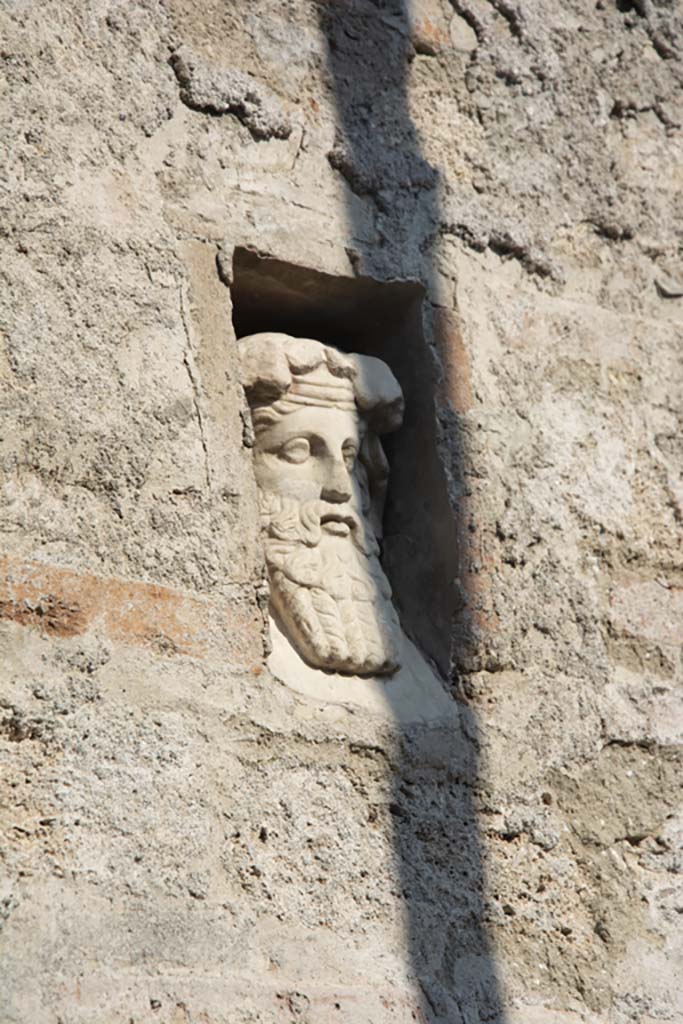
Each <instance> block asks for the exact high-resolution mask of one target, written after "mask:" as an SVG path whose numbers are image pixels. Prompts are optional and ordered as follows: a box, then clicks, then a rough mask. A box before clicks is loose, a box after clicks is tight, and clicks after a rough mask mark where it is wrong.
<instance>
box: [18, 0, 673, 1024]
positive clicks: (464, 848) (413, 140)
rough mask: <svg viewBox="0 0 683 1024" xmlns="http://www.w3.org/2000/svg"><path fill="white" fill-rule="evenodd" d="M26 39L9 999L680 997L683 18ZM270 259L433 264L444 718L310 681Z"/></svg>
mask: <svg viewBox="0 0 683 1024" xmlns="http://www.w3.org/2000/svg"><path fill="white" fill-rule="evenodd" d="M456 19H457V20H456ZM464 26H467V29H469V31H467V29H466V28H465V27H464ZM0 35H1V36H2V40H3V43H2V48H1V50H0V70H1V72H2V78H1V79H0V83H1V84H0V105H1V117H2V121H1V126H0V132H1V134H2V142H3V153H4V154H5V164H4V174H3V180H2V185H1V190H0V204H1V216H0V249H1V259H0V279H1V281H2V287H1V288H0V388H1V394H0V401H1V409H0V415H1V417H2V419H1V424H2V426H1V429H0V458H1V460H2V480H1V491H0V498H1V504H0V551H1V552H2V561H1V563H0V564H1V566H2V570H1V571H2V579H1V580H0V752H1V755H2V765H3V767H2V777H1V778H2V781H1V782H0V819H1V823H2V845H1V847H0V929H1V930H0V961H1V962H2V979H3V980H2V985H1V986H0V1020H2V1021H3V1024H4V1022H5V1021H7V1022H8V1024H10V1022H11V1024H17V1022H21V1024H26V1022H29V1021H30V1022H31V1024H54V1022H56V1021H62V1022H63V1024H95V1022H97V1024H101V1022H103V1021H104V1022H106V1024H109V1022H112V1024H119V1022H120V1024H130V1022H131V1021H134V1022H135V1024H143V1022H144V1024H150V1022H160V1021H163V1022H164V1024H167V1022H168V1024H189V1022H191V1024H199V1022H202V1024H247V1022H249V1024H255V1022H260V1024H275V1022H291V1021H297V1022H299V1021H301V1022H308V1024H314V1022H315V1024H327V1022H337V1021H338V1022H340V1024H343V1022H352V1021H353V1022H354V1024H358V1022H359V1021H368V1022H372V1024H383V1022H387V1024H388V1022H389V1021H391V1022H392V1024H394V1022H397V1021H399V1022H403V1021H405V1022H409V1021H424V1022H430V1024H432V1022H442V1024H477V1022H484V1021H486V1022H496V1024H589V1022H590V1024H595V1022H598V1024H636V1022H638V1024H654V1022H655V1021H656V1022H677V1021H680V1020H683V1005H681V985H680V975H681V964H682V963H683V945H682V939H681V928H680V920H681V914H680V911H681V907H682V906H683V892H682V889H681V871H682V852H681V846H682V840H683V815H682V812H681V800H680V778H681V766H680V754H681V743H682V742H683V711H682V708H681V698H680V693H681V683H682V682H683V678H682V677H683V667H682V665H681V657H682V654H681V637H682V635H683V630H682V629H681V620H682V616H683V608H682V599H681V594H682V593H683V528H682V523H683V447H682V445H681V436H682V431H683V416H682V410H683V368H682V362H681V352H682V351H683V313H682V310H683V306H682V305H681V303H682V302H683V299H681V296H680V292H681V287H680V282H681V281H682V280H683V266H682V264H681V248H680V238H681V230H682V227H683V224H682V220H683V208H682V202H683V200H682V199H681V196H682V195H683V189H682V188H681V184H682V181H681V172H680V168H681V161H682V157H683V145H682V142H681V121H682V120H683V119H682V117H681V110H682V109H683V105H682V103H681V90H682V81H683V70H682V65H681V52H682V50H683V15H682V14H681V9H680V5H678V4H676V3H673V2H667V0H659V2H655V0H637V2H633V3H629V2H625V0H624V2H622V0H619V2H613V0H598V2H597V3H595V4H586V3H583V2H580V0H563V2H560V0H536V2H535V3H533V4H532V3H529V4H522V3H519V2H515V0H452V3H447V2H445V0H425V2H422V0H414V2H413V3H411V4H410V9H409V10H408V7H407V4H406V5H405V6H404V5H403V4H402V3H400V2H399V0H382V2H375V0H355V2H353V3H345V4H336V3H335V4H332V3H314V2H313V0H288V2H286V3H285V2H283V0H251V2H250V3H248V4H245V3H237V2H232V0H229V2H226V0H205V2H204V3H202V4H197V3H196V2H192V3H190V2H189V0H140V2H138V3H135V4H130V3H125V2H118V0H68V2H67V0H50V2H48V3H45V4H40V5H38V4H31V3H26V2H15V3H9V4H5V5H3V6H2V9H1V10H0ZM472 36H474V39H473V38H472ZM174 54H175V55H176V59H175V65H172V62H171V59H172V57H173V55H174ZM178 54H181V55H183V54H184V55H186V56H185V57H184V58H183V59H184V61H185V63H184V65H183V67H184V68H185V70H184V71H183V70H182V68H181V65H180V61H179V58H178V56H177V55H178ZM254 83H256V84H254ZM181 90H182V92H183V95H181ZM196 108H198V109H196ZM223 112H225V113H226V114H227V115H228V116H215V115H217V114H221V113H223ZM232 115H235V116H232ZM290 126H291V130H290ZM236 246H242V247H248V248H251V249H253V250H255V251H257V252H259V253H267V254H270V255H273V256H276V257H277V258H278V259H280V260H283V261H289V262H290V263H292V264H296V265H299V266H304V267H309V268H313V269H316V270H320V271H324V272H325V273H327V274H329V275H337V276H343V277H346V278H349V279H354V278H355V276H356V275H367V276H369V277H372V278H374V279H376V280H377V281H380V282H381V281H395V280H417V281H419V282H421V283H422V285H423V286H424V288H425V292H426V301H425V304H424V326H425V333H426V336H427V339H428V349H427V352H428V354H429V358H430V360H431V362H430V368H429V369H430V372H431V373H433V375H434V378H435V402H436V406H435V417H434V422H435V431H436V439H437V446H438V455H439V459H440V462H441V466H442V468H443V473H444V476H445V479H446V481H447V485H448V497H449V502H450V509H451V511H452V516H453V521H454V523H455V524H456V526H457V538H458V540H457V544H458V564H459V571H458V574H457V578H456V579H454V580H453V588H454V591H457V594H458V595H459V596H458V602H457V603H456V605H454V606H455V607H457V608H458V609H459V610H458V611H457V614H456V615H455V617H454V621H453V627H452V635H451V637H450V649H451V666H450V671H449V673H448V678H447V679H445V680H444V691H445V693H446V694H447V696H448V697H449V699H450V700H451V702H452V707H453V712H454V713H453V714H452V715H450V716H444V719H443V721H442V722H438V721H433V722H430V723H428V724H422V725H420V724H417V723H414V724H411V725H406V724H405V723H401V722H400V721H398V720H396V721H392V720H391V718H390V717H386V716H382V717H380V716H373V715H372V714H362V713H360V712H359V711H358V709H355V710H354V709H351V708H349V709H348V710H346V711H345V710H344V709H343V708H342V709H339V708H335V711H334V713H332V712H331V711H330V706H329V705H326V704H324V703H322V702H316V701H315V700H313V699H311V698H306V697H304V696H303V695H301V694H297V693H295V692H293V691H291V690H289V689H287V688H286V687H284V686H282V685H280V684H279V683H277V681H276V680H274V679H273V678H272V677H271V676H270V675H269V672H268V670H267V668H266V663H265V658H266V654H267V651H266V643H265V641H266V630H265V615H264V611H265V609H264V576H263V574H264V562H263V554H262V551H261V546H260V542H259V524H258V514H257V503H256V488H255V483H254V477H253V471H252V465H251V452H250V449H249V447H248V442H249V434H248V429H247V426H246V423H247V416H246V413H247V409H246V403H245V399H244V395H243V393H242V390H241V387H240V384H239V374H238V365H237V347H236V339H235V336H234V332H233V331H232V325H231V298H230V290H229V288H228V287H226V284H225V283H224V281H225V280H226V279H229V276H230V272H231V271H230V268H231V262H232V252H233V250H234V248H235V247H236ZM217 266H220V267H221V268H222V277H221V276H219V274H218V272H217ZM273 329H277V324H275V325H273ZM404 390H406V416H407V417H408V416H409V414H410V403H409V401H408V391H407V389H405V388H404ZM430 429H431V428H430ZM428 433H429V431H428V430H427V425H426V424H425V434H426V435H427V434H428ZM245 441H246V442H247V443H246V444H245V443H244V442H245ZM390 454H391V453H390ZM437 518H438V519H439V522H437V521H436V520H437ZM442 518H443V517H441V516H439V517H436V516H435V524H434V529H435V538H436V537H437V536H440V535H439V534H438V533H437V530H438V528H439V527H440V525H441V519H442ZM401 543H403V544H404V545H405V547H404V548H401V546H400V545H401ZM435 543H436V540H435ZM394 544H395V546H394V552H393V555H392V557H394V558H395V557H398V555H401V557H402V558H403V560H404V562H406V563H407V564H410V562H409V560H410V558H411V550H412V549H411V547H410V538H409V537H408V538H407V539H404V540H403V541H402V540H401V539H400V538H397V539H396V540H395V542H394ZM444 557H445V555H444ZM415 569H416V573H418V572H419V569H420V567H419V565H418V564H416V567H415Z"/></svg>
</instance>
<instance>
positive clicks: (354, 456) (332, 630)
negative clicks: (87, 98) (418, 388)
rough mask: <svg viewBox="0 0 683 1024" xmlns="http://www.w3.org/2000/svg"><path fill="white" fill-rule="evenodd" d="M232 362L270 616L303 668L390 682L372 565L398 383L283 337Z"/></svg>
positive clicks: (257, 343)
mask: <svg viewBox="0 0 683 1024" xmlns="http://www.w3.org/2000/svg"><path fill="white" fill-rule="evenodd" d="M240 357H241V366H242V383H243V385H244V389H245V392H246V395H247V399H248V402H249V406H250V408H251V417H252V423H253V428H254V468H255V473H256V481H257V484H258V488H259V501H260V510H261V521H262V527H263V533H264V543H265V555H266V563H267V568H268V575H269V580H270V610H271V615H272V617H273V619H274V620H275V621H276V623H277V624H278V627H279V629H280V631H281V632H282V633H284V635H285V636H286V638H287V640H288V641H289V643H290V644H291V645H292V646H293V647H294V649H295V650H296V652H297V653H298V655H299V656H300V657H301V658H302V659H303V660H304V661H305V662H307V663H308V665H309V666H312V667H313V668H316V669H322V670H325V671H327V672H334V673H342V674H344V675H357V676H387V675H390V674H392V673H394V672H395V671H396V669H398V668H399V664H400V652H401V630H400V626H399V623H398V618H397V615H396V612H395V610H394V607H393V605H392V602H391V588H390V586H389V582H388V580H387V578H386V576H385V575H384V572H383V571H382V567H381V565H380V562H379V557H378V555H379V543H378V541H379V538H380V537H381V524H382V511H383V505H384V497H385V493H386V486H387V479H388V475H389V466H388V463H387V460H386V457H385V455H384V451H383V449H382V445H381V442H380V439H379V438H380V436H381V435H382V434H385V433H388V432H390V431H393V430H396V429H397V428H398V427H399V426H400V424H401V421H402V417H403V395H402V392H401V389H400V387H399V385H398V382H397V381H396V378H395V377H394V375H393V374H392V372H391V370H390V369H389V367H388V366H387V365H386V364H385V363H383V362H382V361H381V360H379V359H375V358H373V357H371V356H363V355H358V354H351V355H347V354H344V353H342V352H340V351H338V350H337V349H335V348H332V347H331V346H329V345H323V344H322V343H321V342H319V341H313V340H312V339H309V338H294V337H291V336H289V335H287V334H278V333H264V334H254V335H251V336H250V337H247V338H243V339H242V340H241V341H240Z"/></svg>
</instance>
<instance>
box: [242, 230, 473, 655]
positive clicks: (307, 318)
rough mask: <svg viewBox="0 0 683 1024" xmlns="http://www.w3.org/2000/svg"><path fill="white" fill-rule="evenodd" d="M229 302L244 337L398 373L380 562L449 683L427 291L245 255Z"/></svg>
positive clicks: (447, 586) (451, 600) (387, 442)
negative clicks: (289, 340) (375, 363)
mask: <svg viewBox="0 0 683 1024" xmlns="http://www.w3.org/2000/svg"><path fill="white" fill-rule="evenodd" d="M231 294H232V304H233V324H234V328H235V333H236V336H237V338H243V337H246V336H247V335H250V334H257V333H259V332H261V331H280V332H283V333H285V334H291V335H294V336H295V337H307V338H316V339H317V340H318V341H322V342H324V343H325V344H329V345H334V346H335V347H337V348H339V349H341V350H342V351H346V352H362V353H364V354H365V355H372V356H377V357H378V358H379V359H383V360H384V361H385V362H386V363H388V364H389V366H390V367H391V369H392V370H393V372H394V373H395V375H396V377H397V379H398V381H399V383H400V385H401V387H402V389H403V394H404V397H405V403H406V413H405V420H404V423H403V426H402V427H401V429H400V430H399V431H398V432H397V433H396V434H393V435H388V436H386V437H385V438H383V444H384V448H385V451H386V453H387V457H388V459H389V462H390V464H391V476H390V480H389V492H388V495H387V504H386V509H385V515H384V540H383V544H382V562H383V565H384V568H385V571H386V573H387V575H388V577H389V579H390V581H391V584H392V587H393V589H394V600H395V603H396V607H397V608H398V611H399V614H400V616H401V622H402V625H403V628H404V629H405V631H406V632H407V633H408V635H409V636H411V637H412V638H413V639H414V640H415V641H416V642H417V643H418V645H419V646H420V647H421V648H422V650H423V651H424V653H425V654H427V655H428V656H429V657H431V658H432V659H433V660H434V661H435V663H436V664H437V666H438V668H439V670H440V671H441V672H442V674H444V675H448V672H449V666H450V650H449V635H450V632H451V618H452V615H453V613H454V611H455V610H456V593H455V588H454V580H455V578H456V576H457V536H456V525H455V520H454V517H453V512H452V509H451V507H450V505H449V502H448V497H447V490H446V481H445V477H444V472H443V468H442V466H441V464H440V462H439V458H438V455H437V447H436V430H435V427H436V425H435V418H434V372H433V363H432V358H431V354H430V352H429V348H428V346H427V344H426V342H425V339H424V332H423V326H422V302H423V298H424V289H423V287H422V285H420V284H418V283H417V282H414V281H389V282H382V281H375V280H373V279H372V278H370V277H334V276H332V275H330V274H323V273H320V272H319V271H315V270H310V269H308V268H305V267H299V266H295V265H293V264H289V263H284V262H283V261H281V260H278V259H275V258H273V257H269V256H262V255H260V254H258V253H255V252H253V251H251V250H248V249H242V248H237V249H236V250H235V253H234V257H233V268H232V284H231Z"/></svg>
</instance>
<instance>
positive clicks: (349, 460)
mask: <svg viewBox="0 0 683 1024" xmlns="http://www.w3.org/2000/svg"><path fill="white" fill-rule="evenodd" d="M342 454H343V456H344V461H345V462H346V465H347V466H348V467H349V469H352V468H353V466H354V465H355V462H356V459H357V458H358V448H357V446H356V445H355V443H354V442H353V441H347V442H346V444H345V445H344V447H343V448H342Z"/></svg>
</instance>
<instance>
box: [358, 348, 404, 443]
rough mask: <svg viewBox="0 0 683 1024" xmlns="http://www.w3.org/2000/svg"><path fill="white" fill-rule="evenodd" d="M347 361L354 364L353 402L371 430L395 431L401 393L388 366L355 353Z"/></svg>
mask: <svg viewBox="0 0 683 1024" xmlns="http://www.w3.org/2000/svg"><path fill="white" fill-rule="evenodd" d="M349 358H350V359H352V360H353V361H354V363H355V364H356V371H357V372H356V377H355V380H354V382H353V384H354V390H355V393H356V403H357V405H358V408H359V409H360V410H361V412H362V414H363V416H364V417H365V419H366V420H367V424H368V427H369V428H370V430H372V431H374V433H376V434H390V433H391V432H392V431H394V430H398V428H399V427H400V426H401V423H402V422H403V410H404V404H403V392H402V391H401V386H400V384H399V383H398V381H397V380H396V378H395V377H394V375H393V373H392V372H391V370H390V369H389V367H388V366H387V364H386V363H385V362H383V361H382V360H381V359H375V357H374V356H362V355H359V354H358V353H354V354H353V355H351V356H349Z"/></svg>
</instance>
